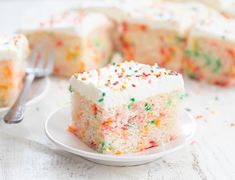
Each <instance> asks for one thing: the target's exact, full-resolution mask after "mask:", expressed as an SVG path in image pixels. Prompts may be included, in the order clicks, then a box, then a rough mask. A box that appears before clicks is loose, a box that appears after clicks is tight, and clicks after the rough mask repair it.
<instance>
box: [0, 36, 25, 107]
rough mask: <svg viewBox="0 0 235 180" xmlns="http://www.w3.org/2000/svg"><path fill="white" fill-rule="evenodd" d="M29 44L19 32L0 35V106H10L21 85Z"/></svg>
mask: <svg viewBox="0 0 235 180" xmlns="http://www.w3.org/2000/svg"><path fill="white" fill-rule="evenodd" d="M28 55H29V45H28V41H27V39H26V37H25V36H24V35H21V34H8V35H0V107H7V106H11V105H12V104H13V103H14V102H15V100H16V98H17V96H18V94H19V92H20V90H21V87H22V81H23V78H24V75H25V65H26V60H27V58H28Z"/></svg>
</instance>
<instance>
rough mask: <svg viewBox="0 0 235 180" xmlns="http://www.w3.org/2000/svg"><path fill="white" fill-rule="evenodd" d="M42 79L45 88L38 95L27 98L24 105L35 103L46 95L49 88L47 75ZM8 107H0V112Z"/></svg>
mask: <svg viewBox="0 0 235 180" xmlns="http://www.w3.org/2000/svg"><path fill="white" fill-rule="evenodd" d="M44 81H45V89H44V90H43V91H42V93H40V94H39V95H38V96H36V97H35V98H32V99H30V100H28V101H27V102H26V107H28V106H32V105H34V104H35V103H37V102H38V101H40V100H41V99H42V98H43V97H44V96H45V95H46V93H47V92H48V90H49V86H50V80H49V77H46V78H44ZM9 109H10V107H3V108H0V113H4V112H6V111H8V110H9Z"/></svg>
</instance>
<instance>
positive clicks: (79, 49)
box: [21, 11, 113, 76]
mask: <svg viewBox="0 0 235 180" xmlns="http://www.w3.org/2000/svg"><path fill="white" fill-rule="evenodd" d="M112 28H113V26H112V23H111V22H110V21H109V20H108V18H107V17H106V16H104V15H102V14H100V13H90V14H88V13H84V12H75V11H67V12H64V13H62V14H58V15H55V16H52V17H50V18H49V19H46V20H43V21H41V22H39V23H38V24H35V25H29V26H25V27H24V28H23V29H22V30H21V31H22V32H24V33H25V34H26V36H27V37H28V39H29V42H30V45H31V48H34V47H36V46H40V47H44V48H45V49H51V48H52V47H54V49H55V67H54V74H56V75H62V76H71V75H72V74H74V73H76V72H83V71H85V70H90V69H95V68H99V67H102V66H104V65H106V64H107V62H108V61H109V58H110V56H111V54H112V50H113V43H112V39H111V31H112ZM45 59H48V58H47V57H45Z"/></svg>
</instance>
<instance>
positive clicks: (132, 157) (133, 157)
mask: <svg viewBox="0 0 235 180" xmlns="http://www.w3.org/2000/svg"><path fill="white" fill-rule="evenodd" d="M69 107H71V105H70V104H69V105H68V104H66V105H63V106H62V107H59V108H57V109H56V110H54V111H53V112H52V113H51V114H50V115H49V116H48V117H47V119H46V121H45V124H44V132H45V134H46V136H47V138H48V139H50V141H52V142H53V143H54V144H55V145H56V146H58V147H59V148H61V149H62V150H64V151H67V152H70V153H72V154H74V155H78V156H82V157H84V158H91V159H97V160H103V161H113V162H133V161H141V160H153V159H157V158H160V157H162V156H163V155H167V154H170V153H171V152H175V151H177V150H179V149H181V148H183V147H184V146H185V145H187V144H189V143H190V141H191V140H192V139H193V137H194V135H195V133H196V130H197V124H196V120H195V118H194V117H193V116H192V115H191V114H190V113H189V112H187V111H186V110H184V113H185V114H187V116H188V117H190V119H191V121H192V125H193V127H194V128H193V131H192V132H191V133H190V136H189V137H187V138H186V139H185V141H184V142H183V143H181V144H179V145H177V146H176V147H173V148H170V149H167V150H164V151H161V152H157V153H153V154H134V153H133V154H127V155H121V156H116V155H112V154H102V153H96V152H87V151H84V150H81V149H77V148H73V147H71V146H68V145H66V144H63V143H61V142H60V141H59V140H57V139H55V138H53V136H52V135H51V133H50V132H49V130H48V123H49V121H50V119H51V118H52V117H53V116H54V115H55V114H56V113H57V112H59V111H61V110H63V109H65V108H69Z"/></svg>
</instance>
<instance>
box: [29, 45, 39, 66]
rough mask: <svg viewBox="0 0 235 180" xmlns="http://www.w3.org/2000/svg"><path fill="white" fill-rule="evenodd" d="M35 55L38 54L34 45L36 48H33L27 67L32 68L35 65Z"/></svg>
mask: <svg viewBox="0 0 235 180" xmlns="http://www.w3.org/2000/svg"><path fill="white" fill-rule="evenodd" d="M37 55H38V48H37V47H36V48H34V49H33V52H32V58H31V61H30V63H29V67H31V68H33V67H34V66H35V62H36V59H37Z"/></svg>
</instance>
